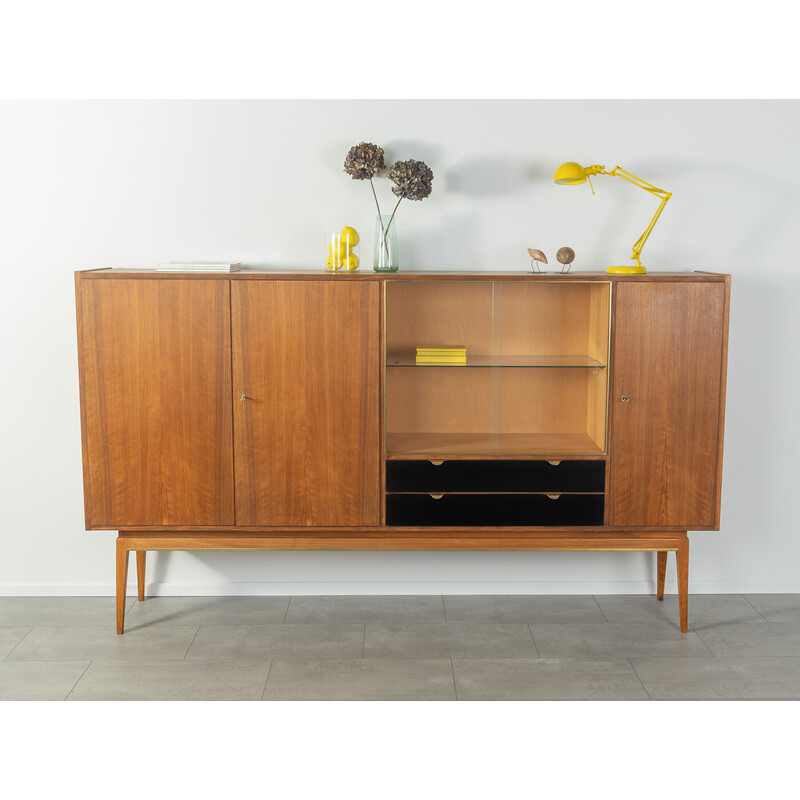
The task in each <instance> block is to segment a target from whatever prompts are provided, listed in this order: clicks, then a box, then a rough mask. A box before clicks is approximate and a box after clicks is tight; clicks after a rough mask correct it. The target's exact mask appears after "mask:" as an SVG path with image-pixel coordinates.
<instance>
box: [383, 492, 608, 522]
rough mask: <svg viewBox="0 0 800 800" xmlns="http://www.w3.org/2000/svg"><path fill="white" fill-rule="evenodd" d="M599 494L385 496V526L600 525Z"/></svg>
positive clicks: (601, 500) (600, 499)
mask: <svg viewBox="0 0 800 800" xmlns="http://www.w3.org/2000/svg"><path fill="white" fill-rule="evenodd" d="M603 500H604V497H603V495H601V494H562V495H559V496H558V497H556V498H555V499H552V498H550V497H548V496H547V495H546V494H443V495H442V496H441V497H438V499H437V498H436V497H432V496H431V495H430V494H388V495H386V524H387V525H415V526H417V525H419V526H426V525H442V526H458V527H460V526H464V527H469V526H478V527H483V526H506V525H529V526H540V525H598V526H600V525H602V524H603Z"/></svg>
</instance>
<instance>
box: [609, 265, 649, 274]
mask: <svg viewBox="0 0 800 800" xmlns="http://www.w3.org/2000/svg"><path fill="white" fill-rule="evenodd" d="M606 272H610V273H611V274H612V275H644V274H645V272H647V270H646V269H645V268H644V267H609V268H608V269H607V270H606Z"/></svg>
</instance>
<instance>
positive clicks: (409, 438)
mask: <svg viewBox="0 0 800 800" xmlns="http://www.w3.org/2000/svg"><path fill="white" fill-rule="evenodd" d="M386 454H387V457H388V458H392V457H402V456H426V457H427V456H432V457H436V456H439V457H441V456H467V455H491V456H512V455H513V456H520V455H540V456H541V455H547V456H588V455H593V456H601V455H603V448H602V447H600V446H599V445H598V444H597V442H595V441H594V440H593V439H592V438H591V437H590V436H589V435H588V434H586V433H500V434H491V433H387V434H386Z"/></svg>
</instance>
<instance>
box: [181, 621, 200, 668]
mask: <svg viewBox="0 0 800 800" xmlns="http://www.w3.org/2000/svg"><path fill="white" fill-rule="evenodd" d="M202 627H203V626H202V625H198V626H197V629H196V630H195V632H194V636H192V641H191V642H189V646H188V647H187V648H186V652H185V653H184V654H183V658H182V659H180V660H181V661H186V656H188V655H189V651H190V650H191V649H192V645H193V644H194V643H195V640H196V639H197V635H198V634H199V633H200V628H202Z"/></svg>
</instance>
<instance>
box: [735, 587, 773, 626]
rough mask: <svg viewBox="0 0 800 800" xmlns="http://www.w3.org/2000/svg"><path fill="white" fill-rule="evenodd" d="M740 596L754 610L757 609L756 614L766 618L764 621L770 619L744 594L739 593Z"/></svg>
mask: <svg viewBox="0 0 800 800" xmlns="http://www.w3.org/2000/svg"><path fill="white" fill-rule="evenodd" d="M739 597H741V598H742V600H744V601H745V603H747V605H749V606H750V608H752V609H753V611H755V612H756V614H758V616H759V617H761V619H763V620H764V622H769V620H768V619H767V618H766V617H765V616H764V615H763V614H762V613H761V612H760V611H759V610H758V609H757V608H756V607H755V606H754V605H753V604H752V603H751V602H750V601H749V600H748V599H747V598H746V597H745V596H744V595H743V594H741V595H739Z"/></svg>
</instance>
